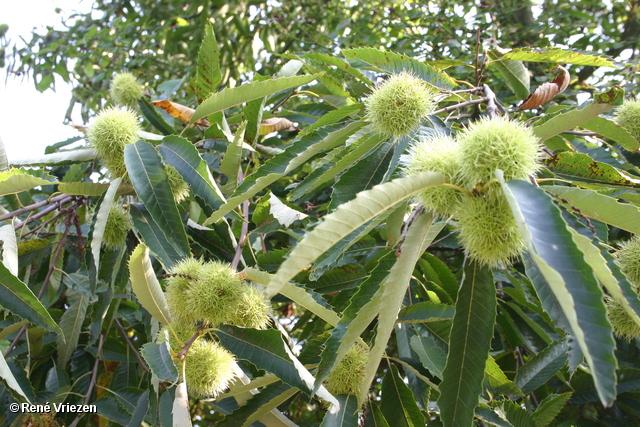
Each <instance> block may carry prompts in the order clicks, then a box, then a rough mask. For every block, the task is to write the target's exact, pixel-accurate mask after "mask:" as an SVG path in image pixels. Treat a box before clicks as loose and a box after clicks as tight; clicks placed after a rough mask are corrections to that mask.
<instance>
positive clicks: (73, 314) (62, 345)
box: [56, 289, 91, 366]
mask: <svg viewBox="0 0 640 427" xmlns="http://www.w3.org/2000/svg"><path fill="white" fill-rule="evenodd" d="M67 296H68V297H67V305H68V306H69V308H68V309H67V311H65V312H64V314H63V315H62V318H61V319H60V329H62V334H59V335H58V336H57V337H56V340H57V342H58V364H59V365H60V366H65V365H66V364H67V362H68V361H69V359H71V355H72V354H73V352H74V351H75V349H76V347H77V346H78V339H79V338H80V331H81V330H82V323H83V322H84V321H85V319H86V315H87V308H88V307H89V302H90V300H91V298H90V297H89V295H86V294H84V293H82V292H76V291H74V290H73V289H68V290H67Z"/></svg>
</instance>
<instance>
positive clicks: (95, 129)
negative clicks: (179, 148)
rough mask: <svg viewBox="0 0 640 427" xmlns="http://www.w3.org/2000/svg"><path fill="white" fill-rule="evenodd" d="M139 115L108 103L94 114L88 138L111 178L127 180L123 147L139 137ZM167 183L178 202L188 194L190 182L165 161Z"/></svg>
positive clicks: (124, 181)
mask: <svg viewBox="0 0 640 427" xmlns="http://www.w3.org/2000/svg"><path fill="white" fill-rule="evenodd" d="M139 122H140V118H139V116H138V114H136V113H135V112H134V111H133V110H131V109H129V108H117V107H107V108H105V109H104V110H102V111H101V112H100V113H98V115H97V116H96V117H95V119H94V121H93V123H92V124H91V126H89V131H88V132H87V139H88V141H89V144H90V145H91V147H93V148H94V149H95V150H96V153H97V154H98V158H99V159H100V160H102V162H103V164H104V166H105V167H106V168H107V169H108V170H109V174H110V175H111V178H122V182H123V183H126V184H130V183H131V180H130V179H129V174H128V173H127V167H126V165H125V163H124V148H125V147H126V146H127V144H133V143H134V142H136V141H138V140H139V139H140V136H139V135H138V133H139V132H140V130H142V129H141V128H140V124H139ZM164 166H165V171H166V173H167V178H168V180H169V186H170V187H171V192H172V193H173V197H174V199H175V201H176V203H180V202H181V201H183V200H184V199H185V198H186V197H187V196H188V195H189V184H187V183H186V182H185V180H184V179H183V178H182V176H181V175H180V173H179V172H178V171H177V170H176V168H174V167H173V166H171V165H166V164H165V165H164Z"/></svg>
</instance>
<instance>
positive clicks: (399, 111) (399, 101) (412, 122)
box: [365, 71, 436, 139]
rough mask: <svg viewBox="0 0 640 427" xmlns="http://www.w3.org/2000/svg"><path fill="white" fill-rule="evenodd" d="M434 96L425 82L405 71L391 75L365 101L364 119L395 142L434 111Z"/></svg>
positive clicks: (433, 92) (432, 90)
mask: <svg viewBox="0 0 640 427" xmlns="http://www.w3.org/2000/svg"><path fill="white" fill-rule="evenodd" d="M434 95H435V90H434V89H433V88H432V87H431V86H429V85H428V84H427V83H426V82H425V81H424V80H422V79H419V78H418V77H415V76H414V75H412V74H410V73H408V72H406V71H403V72H401V73H399V74H393V75H391V77H389V78H388V79H387V80H386V81H384V82H383V83H382V84H381V85H380V86H379V87H378V88H376V89H375V90H374V91H373V93H372V94H371V96H369V98H367V100H366V101H365V108H366V119H367V120H368V121H369V122H371V123H372V124H373V127H374V129H375V130H376V131H377V132H379V133H381V134H383V135H387V136H390V137H392V138H394V139H398V138H400V137H402V136H404V135H408V134H409V133H411V132H412V131H413V130H415V129H416V128H417V127H418V126H419V125H420V123H421V121H422V119H423V118H424V117H426V116H427V115H428V114H429V113H431V112H432V111H433V110H434V108H435V106H436V103H435V101H434V99H433V97H434Z"/></svg>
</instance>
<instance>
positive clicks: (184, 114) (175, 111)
mask: <svg viewBox="0 0 640 427" xmlns="http://www.w3.org/2000/svg"><path fill="white" fill-rule="evenodd" d="M151 103H152V104H153V105H155V106H156V107H158V108H162V109H163V110H164V111H166V112H167V113H169V114H170V115H171V116H173V117H175V118H176V119H179V120H182V121H183V122H185V123H189V122H190V121H191V117H192V116H193V113H194V111H196V110H194V109H193V108H189V107H187V106H185V105H182V104H178V103H176V102H171V101H167V100H160V101H151ZM194 124H195V125H198V126H205V127H209V126H211V125H210V124H209V121H208V120H207V119H200V120H198V121H197V122H195V123H194Z"/></svg>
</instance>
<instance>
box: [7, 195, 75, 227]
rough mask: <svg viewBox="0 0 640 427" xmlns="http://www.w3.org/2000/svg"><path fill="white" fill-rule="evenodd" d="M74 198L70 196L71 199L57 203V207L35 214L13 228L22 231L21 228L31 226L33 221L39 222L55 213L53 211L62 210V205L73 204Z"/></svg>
mask: <svg viewBox="0 0 640 427" xmlns="http://www.w3.org/2000/svg"><path fill="white" fill-rule="evenodd" d="M73 198H74V196H69V197H67V198H66V199H63V200H61V201H60V202H58V203H56V204H55V205H53V206H49V207H48V208H46V209H43V210H41V211H40V212H38V213H37V214H34V215H32V216H30V217H29V218H27V219H25V220H24V221H22V222H21V223H19V224H16V225H15V226H14V227H13V228H14V230H18V229H20V228H22V227H24V226H25V225H27V224H29V223H31V222H33V221H35V220H37V219H38V218H42V217H43V216H45V215H48V214H50V213H51V212H53V211H55V210H57V209H60V207H61V206H62V205H66V204H67V203H70V202H72V201H73Z"/></svg>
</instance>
